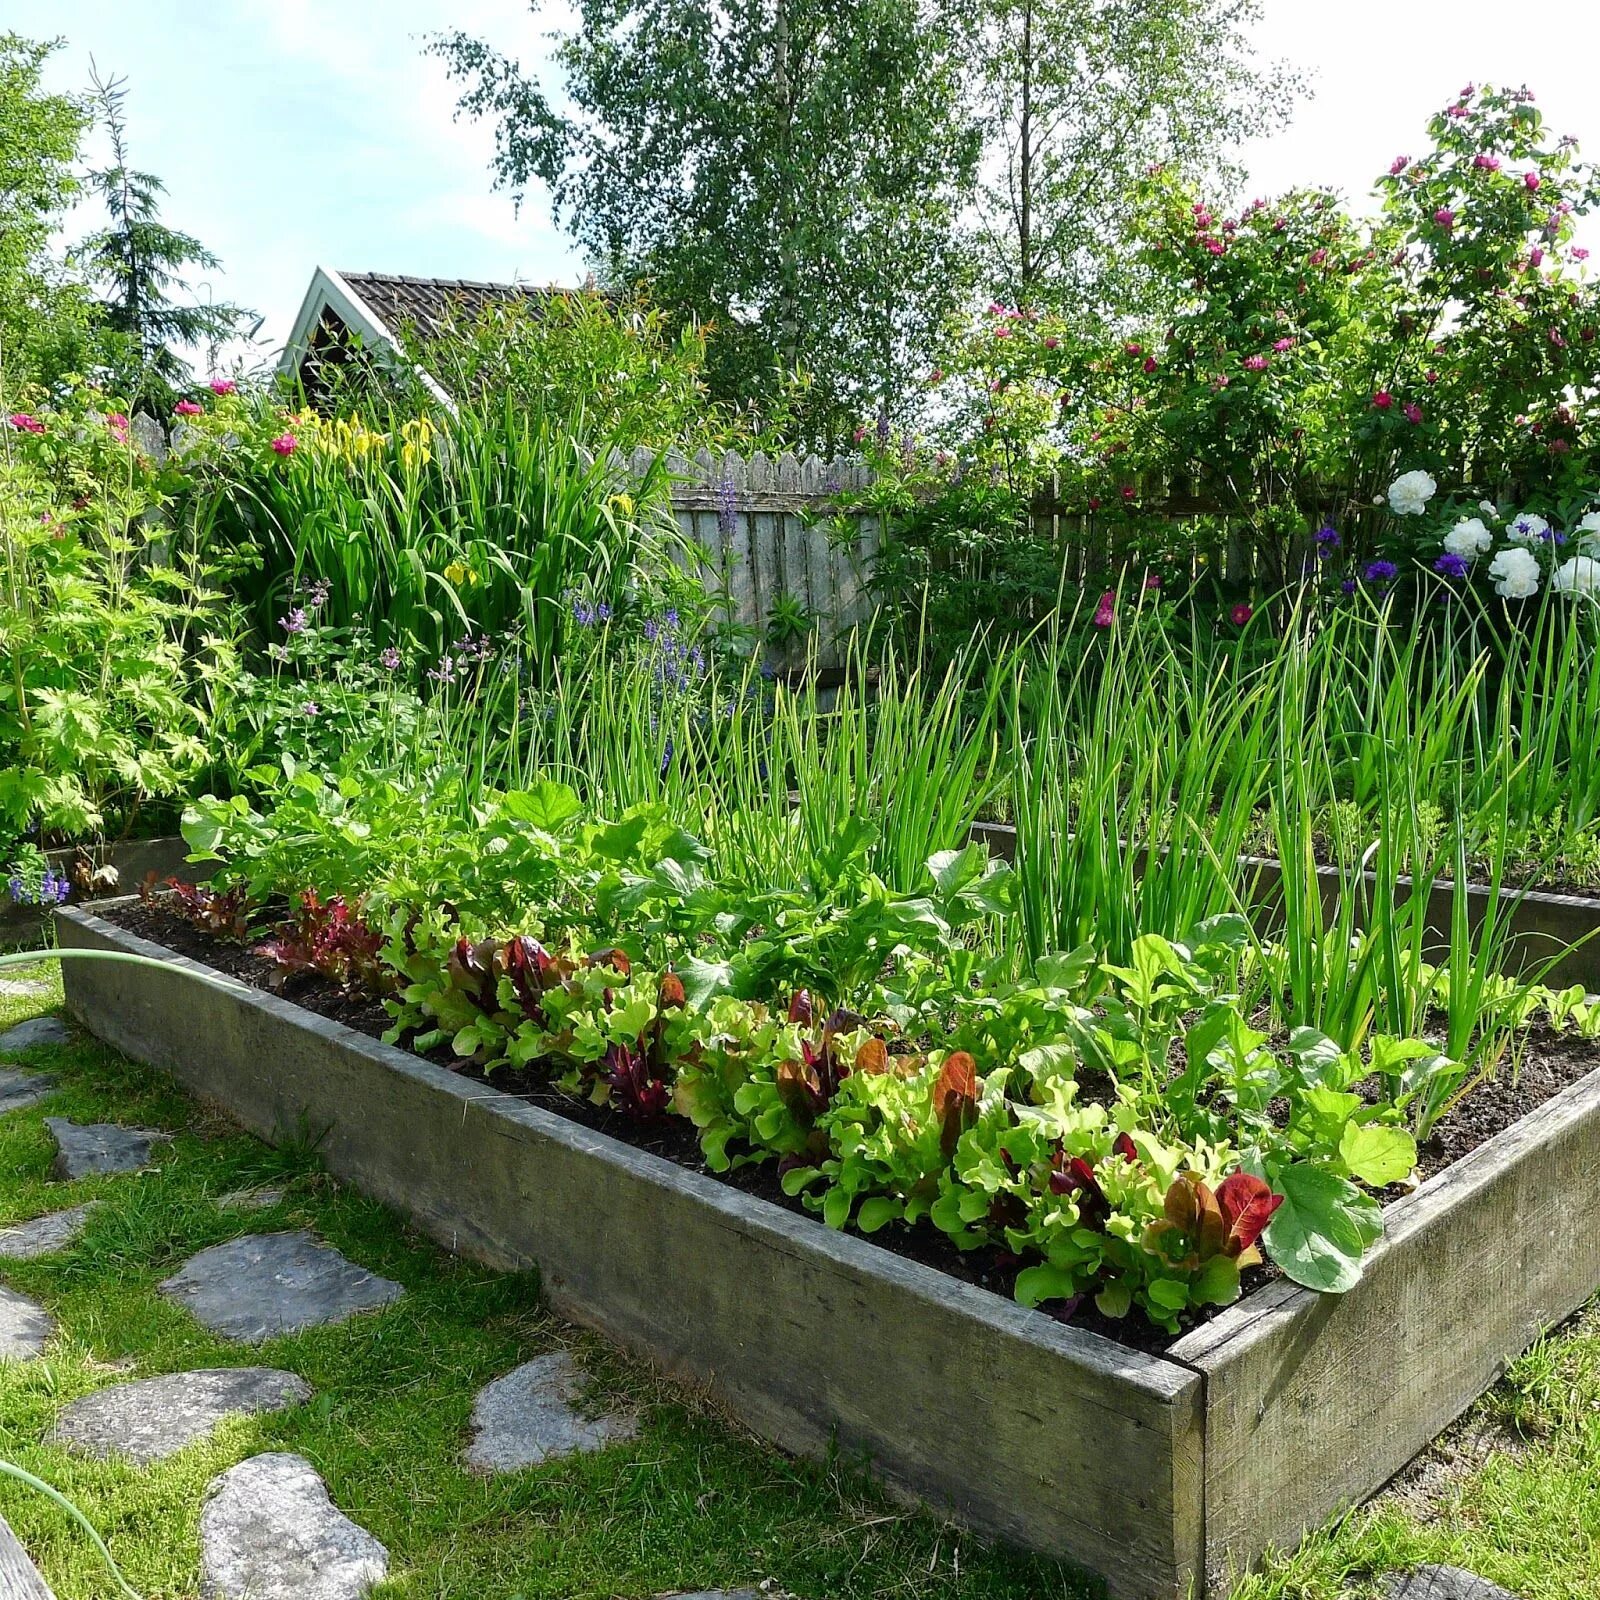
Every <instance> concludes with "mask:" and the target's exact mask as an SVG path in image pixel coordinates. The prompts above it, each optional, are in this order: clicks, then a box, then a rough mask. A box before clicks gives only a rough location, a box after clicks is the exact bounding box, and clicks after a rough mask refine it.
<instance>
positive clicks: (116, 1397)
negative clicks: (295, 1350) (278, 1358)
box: [48, 1367, 311, 1467]
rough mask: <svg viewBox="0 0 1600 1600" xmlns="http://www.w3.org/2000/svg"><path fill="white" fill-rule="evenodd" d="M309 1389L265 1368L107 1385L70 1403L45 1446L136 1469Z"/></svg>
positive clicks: (291, 1402) (280, 1407)
mask: <svg viewBox="0 0 1600 1600" xmlns="http://www.w3.org/2000/svg"><path fill="white" fill-rule="evenodd" d="M310 1398H311V1385H310V1384H309V1383H307V1382H306V1380H305V1379H304V1378H300V1377H296V1376H295V1374H294V1373H292V1372H279V1371H278V1370H277V1369H276V1368H273V1367H208V1368H205V1369H204V1370H202V1371H199V1372H175V1373H172V1374H171V1375H170V1376H167V1377H162V1378H141V1379H139V1380H138V1381H137V1382H134V1383H118V1384H113V1385H112V1386H111V1387H110V1388H109V1389H98V1390H96V1391H95V1393H93V1394H86V1395H84V1396H83V1397H82V1398H81V1399H78V1400H74V1401H73V1402H72V1404H71V1405H69V1406H68V1407H67V1408H66V1409H65V1410H64V1411H63V1412H62V1413H61V1415H60V1416H59V1417H57V1418H56V1421H55V1425H54V1426H53V1427H52V1428H51V1430H50V1432H49V1435H48V1438H49V1440H50V1442H51V1443H52V1444H60V1445H65V1446H66V1447H67V1449H69V1450H71V1451H72V1452H73V1453H74V1454H76V1455H83V1456H96V1457H99V1458H100V1459H101V1460H104V1459H105V1458H106V1457H107V1456H127V1457H128V1458H129V1459H130V1460H131V1461H135V1462H137V1463H138V1464H139V1465H140V1466H141V1467H146V1466H149V1465H150V1463H151V1462H152V1461H162V1460H164V1459H165V1458H166V1457H167V1456H170V1455H176V1454H177V1453H178V1451H180V1450H181V1449H183V1447H184V1446H185V1445H188V1444H193V1443H194V1441H195V1440H196V1439H203V1438H205V1436H206V1435H207V1434H208V1433H210V1432H211V1430H212V1429H213V1428H215V1427H216V1425H217V1424H218V1423H219V1422H221V1421H222V1420H223V1418H224V1417H242V1416H259V1415H260V1414H261V1413H262V1412H264V1411H287V1410H288V1409H289V1407H290V1406H300V1405H304V1404H305V1403H306V1401H307V1400H309V1399H310Z"/></svg>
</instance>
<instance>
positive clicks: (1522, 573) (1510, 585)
mask: <svg viewBox="0 0 1600 1600" xmlns="http://www.w3.org/2000/svg"><path fill="white" fill-rule="evenodd" d="M1489 576H1490V577H1491V578H1493V579H1494V580H1495V585H1494V592H1495V593H1496V594H1497V595H1499V596H1500V598H1501V599H1502V600H1526V599H1527V598H1528V596H1529V595H1531V594H1537V593H1538V592H1539V562H1538V559H1537V558H1536V557H1535V556H1534V554H1533V552H1532V551H1531V550H1517V549H1511V550H1502V551H1501V552H1500V554H1499V555H1497V556H1496V557H1495V558H1494V560H1493V561H1491V562H1490V563H1489Z"/></svg>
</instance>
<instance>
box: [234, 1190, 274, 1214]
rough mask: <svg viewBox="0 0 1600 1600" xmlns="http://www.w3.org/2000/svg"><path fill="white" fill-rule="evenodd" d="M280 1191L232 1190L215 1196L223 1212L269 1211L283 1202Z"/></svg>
mask: <svg viewBox="0 0 1600 1600" xmlns="http://www.w3.org/2000/svg"><path fill="white" fill-rule="evenodd" d="M283 1196H284V1191H283V1190H282V1189H232V1190H230V1191H229V1192H228V1193H227V1194H222V1195H218V1196H217V1205H218V1206H219V1207H220V1208H221V1209H222V1210H223V1211H270V1210H271V1209H272V1208H273V1207H274V1206H275V1205H280V1204H281V1203H282V1201H283Z"/></svg>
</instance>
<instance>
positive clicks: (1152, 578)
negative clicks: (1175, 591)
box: [1144, 572, 1161, 589]
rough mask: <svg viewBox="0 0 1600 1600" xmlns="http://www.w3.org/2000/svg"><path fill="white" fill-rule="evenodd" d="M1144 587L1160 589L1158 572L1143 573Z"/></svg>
mask: <svg viewBox="0 0 1600 1600" xmlns="http://www.w3.org/2000/svg"><path fill="white" fill-rule="evenodd" d="M1144 586H1145V588H1146V589H1159V588H1160V587H1161V574H1160V573H1159V572H1147V573H1145V575H1144Z"/></svg>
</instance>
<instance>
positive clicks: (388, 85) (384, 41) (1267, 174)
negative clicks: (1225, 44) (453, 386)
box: [0, 0, 1600, 352]
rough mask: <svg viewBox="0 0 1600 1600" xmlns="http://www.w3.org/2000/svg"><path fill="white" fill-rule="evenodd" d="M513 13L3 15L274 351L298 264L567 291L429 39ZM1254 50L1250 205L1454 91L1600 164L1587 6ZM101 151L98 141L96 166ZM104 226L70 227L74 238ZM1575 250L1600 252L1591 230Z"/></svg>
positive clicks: (335, 1)
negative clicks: (1501, 90)
mask: <svg viewBox="0 0 1600 1600" xmlns="http://www.w3.org/2000/svg"><path fill="white" fill-rule="evenodd" d="M543 11H544V17H543V20H541V19H540V18H539V17H538V16H536V15H535V14H534V11H533V9H532V8H531V7H530V5H529V4H528V3H527V0H200V3H198V4H197V3H196V0H139V3H135V0H46V3H45V4H44V5H43V6H41V5H40V4H39V3H38V0H27V3H23V0H0V31H5V30H6V29H15V30H16V31H19V32H23V33H26V34H29V35H31V36H35V37H37V36H39V35H40V34H42V33H45V32H50V33H54V34H59V35H60V36H61V37H62V38H63V39H64V40H65V41H66V43H65V45H64V47H63V49H62V50H61V51H60V52H59V53H58V54H57V55H56V56H55V57H54V58H53V60H52V63H51V66H50V69H49V72H50V79H49V81H50V85H51V87H53V88H59V89H80V88H82V87H84V86H85V85H86V83H87V81H88V74H89V70H90V63H91V57H92V58H93V61H94V63H95V64H96V65H97V66H98V67H99V69H100V70H101V72H102V73H103V74H118V75H126V77H127V78H128V80H129V81H128V105H127V110H128V118H129V125H130V126H129V132H130V138H131V143H132V149H133V155H134V160H135V164H136V165H139V166H142V167H145V168H148V169H149V170H151V171H153V172H156V173H158V174H159V175H160V176H161V177H162V179H163V180H164V181H165V183H166V186H167V190H168V197H167V206H166V211H165V220H166V221H167V222H168V223H169V224H171V225H172V226H174V227H178V228H182V229H184V230H185V231H187V232H189V233H192V234H195V235H197V236H198V237H199V238H201V239H202V240H203V241H204V242H205V243H206V244H207V245H208V246H209V247H210V248H211V249H212V250H213V251H215V252H216V254H217V255H219V256H220V257H221V258H222V261H223V270H222V271H221V272H220V273H215V274H207V275H206V282H205V284H204V287H203V291H202V292H204V293H208V294H210V295H211V296H212V297H213V298H216V299H231V300H233V301H235V302H237V303H239V304H242V305H247V306H249V307H251V308H252V309H254V310H256V311H258V312H259V313H261V314H262V316H263V317H264V319H265V320H264V323H263V325H262V328H261V333H260V339H261V341H262V348H263V351H264V352H266V351H271V350H273V349H275V348H276V347H278V346H281V344H282V342H283V340H284V338H285V337H286V336H287V334H288V332H289V329H290V325H291V324H292V322H293V320H294V315H295V312H296V311H297V309H298V308H299V304H300V300H301V298H302V296H303V295H304V292H305V288H306V285H307V284H308V282H309V281H310V277H311V273H312V269H313V268H314V267H316V266H318V265H324V266H330V267H333V268H335V269H342V270H348V271H378V272H404V273H413V274H418V275H423V276H432V275H437V276H442V277H460V278H486V279H496V280H503V279H513V278H516V279H522V280H525V281H531V282H540V283H577V282H579V281H581V280H582V278H583V276H584V271H585V267H584V263H583V262H582V260H581V259H580V258H579V257H578V255H577V253H576V252H575V251H574V250H573V249H572V248H571V246H570V244H569V243H568V242H567V240H566V239H565V237H564V236H563V235H562V233H561V232H560V231H559V230H558V229H557V228H556V227H555V226H554V225H553V224H552V222H551V219H550V216H549V212H548V209H547V208H546V207H545V206H544V205H543V204H541V203H540V201H539V198H538V197H536V196H531V197H530V200H529V203H528V204H527V205H525V206H524V207H523V210H522V213H521V215H520V216H519V215H518V214H517V212H516V210H515V208H514V207H513V205H512V202H511V200H510V198H509V197H508V196H506V195H504V194H500V193H496V192H495V191H494V190H493V188H492V180H491V175H490V172H489V161H490V157H491V155H492V152H493V134H492V131H491V130H490V129H489V128H488V127H486V126H481V125H475V124H473V123H471V122H469V121H466V120H463V121H460V122H457V121H455V120H454V119H453V117H452V112H453V109H454V105H455V94H454V92H453V90H452V88H451V86H450V84H449V82H448V81H447V79H446V77H445V72H444V67H443V63H442V62H440V61H438V60H436V59H434V58H431V57H428V56H426V55H424V53H423V44H424V42H425V40H426V37H427V36H428V35H429V34H430V33H432V32H436V31H438V30H440V29H447V28H455V27H459V28H461V29H463V30H465V31H467V32H469V33H473V34H476V35H478V36H480V37H483V38H486V39H488V40H489V41H490V42H491V43H492V44H494V45H495V46H497V47H498V48H500V49H502V50H504V51H505V52H507V53H508V54H511V55H513V56H518V57H520V58H521V59H522V60H523V61H524V63H533V62H536V61H537V60H538V59H539V57H540V56H541V55H542V53H543V51H544V49H545V45H544V40H545V37H546V35H547V33H548V30H549V29H550V27H551V26H552V25H553V23H555V22H559V20H560V19H561V17H562V16H563V15H564V14H565V11H564V8H563V6H562V4H561V3H560V0H557V3H556V4H555V5H552V6H546V7H544V8H543ZM1254 37H1255V42H1256V44H1257V47H1258V49H1259V51H1260V52H1261V54H1262V55H1263V56H1267V57H1274V58H1284V59H1287V60H1288V61H1289V62H1291V63H1292V64H1294V65H1296V66H1297V67H1299V68H1300V69H1301V70H1302V71H1303V72H1304V73H1305V74H1306V76H1307V79H1308V83H1309V89H1310V94H1309V96H1308V97H1305V98H1300V97H1297V98H1296V101H1295V103H1294V104H1293V106H1292V107H1291V108H1290V109H1291V111H1292V118H1291V121H1290V123H1289V125H1288V127H1287V128H1286V129H1285V130H1283V131H1280V132H1279V133H1277V134H1275V135H1274V136H1272V137H1271V138H1267V139H1263V140H1261V141H1258V142H1256V143H1254V144H1252V145H1250V146H1247V147H1246V148H1245V149H1244V150H1243V151H1242V152H1241V158H1242V160H1243V163H1244V165H1245V167H1246V169H1247V170H1248V172H1249V174H1250V184H1249V187H1250V190H1251V192H1252V193H1260V194H1264V195H1265V194H1271V193H1274V192H1276V191H1279V190H1282V189H1285V188H1289V187H1292V186H1307V185H1325V186H1328V187H1331V188H1334V189H1337V190H1339V191H1341V192H1342V193H1344V194H1345V195H1347V196H1348V197H1350V198H1351V199H1352V200H1353V201H1355V202H1356V203H1357V204H1358V205H1360V204H1361V203H1363V202H1364V200H1365V197H1366V196H1367V194H1368V192H1369V190H1370V188H1371V183H1372V179H1373V177H1374V175H1375V174H1377V173H1378V172H1380V171H1382V170H1383V169H1384V168H1386V167H1387V166H1388V165H1389V163H1390V161H1391V160H1393V158H1394V157H1395V156H1396V155H1400V154H1413V153H1416V152H1418V151H1420V150H1421V149H1422V148H1423V146H1424V141H1425V132H1424V130H1425V125H1426V122H1427V119H1428V117H1429V115H1430V114H1431V113H1432V112H1433V111H1434V110H1436V109H1437V108H1438V107H1439V106H1441V105H1443V104H1444V103H1445V101H1446V99H1447V98H1449V97H1451V96H1453V95H1454V94H1455V92H1456V91H1457V90H1459V89H1460V88H1462V87H1463V86H1464V85H1466V84H1467V83H1481V82H1484V81H1489V82H1493V83H1496V84H1502V85H1505V84H1512V85H1515V84H1526V85H1528V86H1529V87H1530V88H1532V89H1533V90H1534V91H1535V93H1536V95H1537V97H1538V101H1539V104H1540V106H1541V108H1542V109H1543V111H1544V113H1545V117H1546V120H1547V123H1548V125H1549V126H1551V127H1552V128H1554V129H1556V130H1558V131H1561V132H1567V133H1572V134H1574V135H1575V136H1576V137H1577V138H1578V139H1579V140H1580V141H1581V143H1582V144H1583V146H1584V148H1585V150H1586V152H1587V153H1588V154H1589V155H1590V156H1591V158H1593V159H1597V160H1600V95H1597V94H1596V93H1595V91H1594V73H1595V63H1596V61H1597V60H1600V0H1543V3H1542V4H1541V5H1540V6H1539V7H1538V10H1537V13H1536V22H1534V23H1532V24H1531V25H1529V26H1521V25H1520V24H1519V22H1518V18H1517V14H1516V13H1515V12H1514V11H1511V12H1508V10H1507V8H1506V6H1505V4H1504V0H1340V3H1339V4H1337V5H1315V4H1308V3H1307V0H1263V15H1262V18H1261V22H1260V24H1259V26H1258V27H1257V28H1256V30H1255V35H1254ZM93 153H95V152H94V147H93V146H91V154H93ZM93 225H94V218H93V215H92V213H85V214H82V215H80V216H77V217H74V218H72V219H70V224H69V228H68V230H67V233H68V236H69V237H76V236H78V235H80V234H82V233H83V232H85V231H87V229H88V228H89V227H91V226H93ZM1586 232H1587V233H1588V235H1589V237H1588V239H1587V240H1586V242H1588V243H1590V244H1591V246H1594V247H1600V236H1597V235H1600V219H1596V218H1590V219H1588V224H1587V229H1586Z"/></svg>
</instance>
